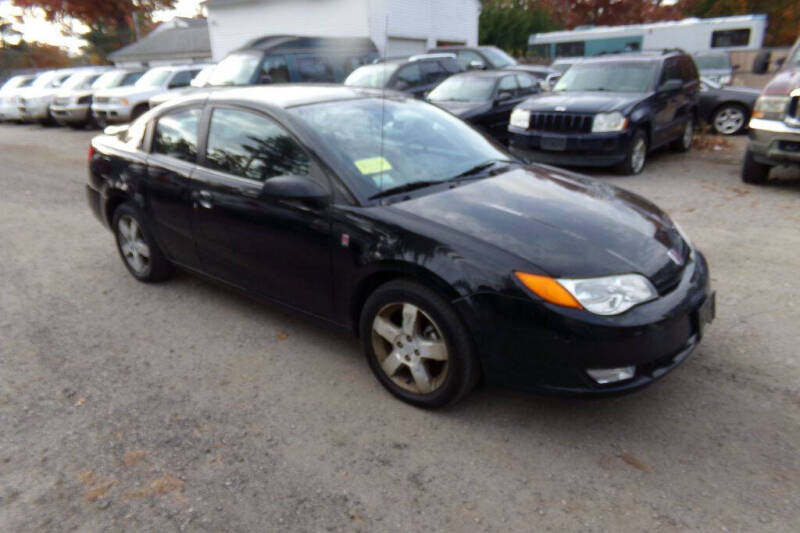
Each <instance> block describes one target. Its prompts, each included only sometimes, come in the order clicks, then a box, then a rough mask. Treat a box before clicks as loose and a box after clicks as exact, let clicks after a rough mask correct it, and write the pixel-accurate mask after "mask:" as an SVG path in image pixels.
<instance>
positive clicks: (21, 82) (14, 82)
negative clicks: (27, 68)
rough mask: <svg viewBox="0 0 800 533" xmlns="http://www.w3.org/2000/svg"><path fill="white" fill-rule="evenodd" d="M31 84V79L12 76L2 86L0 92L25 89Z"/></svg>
mask: <svg viewBox="0 0 800 533" xmlns="http://www.w3.org/2000/svg"><path fill="white" fill-rule="evenodd" d="M31 82H33V78H26V77H25V76H14V77H13V78H11V79H10V80H8V81H7V82H5V83H4V84H3V87H2V88H0V91H7V90H10V89H17V88H20V87H25V86H26V85H30V84H31Z"/></svg>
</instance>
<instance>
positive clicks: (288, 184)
mask: <svg viewBox="0 0 800 533" xmlns="http://www.w3.org/2000/svg"><path fill="white" fill-rule="evenodd" d="M261 195H262V196H264V197H267V198H277V199H281V200H297V201H302V202H307V203H310V204H314V205H318V206H322V205H325V203H327V201H328V198H329V197H330V195H329V194H328V191H326V190H325V188H324V187H323V186H322V185H320V184H319V183H317V182H316V181H314V180H312V179H311V178H308V177H306V176H295V175H292V174H289V175H286V176H276V177H274V178H269V179H268V180H267V181H265V182H264V186H263V187H262V188H261Z"/></svg>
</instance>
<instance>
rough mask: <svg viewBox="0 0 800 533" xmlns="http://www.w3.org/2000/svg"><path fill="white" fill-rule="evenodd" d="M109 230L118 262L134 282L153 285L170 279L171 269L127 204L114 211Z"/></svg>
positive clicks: (135, 213)
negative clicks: (110, 229)
mask: <svg viewBox="0 0 800 533" xmlns="http://www.w3.org/2000/svg"><path fill="white" fill-rule="evenodd" d="M111 227H112V228H113V229H114V236H115V238H116V241H117V250H118V251H119V255H120V257H121V258H122V262H123V264H124V265H125V267H126V268H127V269H128V272H130V273H131V275H132V276H133V277H134V278H136V279H137V280H139V281H142V282H145V283H155V282H158V281H163V280H165V279H167V278H169V277H170V275H172V265H171V264H170V263H169V261H167V258H166V257H164V254H163V253H162V252H161V250H160V249H159V247H158V245H157V244H156V241H155V240H154V239H153V236H152V234H151V233H150V231H149V230H148V229H147V226H146V225H145V224H144V221H143V219H142V216H141V215H140V214H139V211H138V210H137V209H136V208H134V207H133V206H132V205H131V204H128V203H126V204H122V205H120V206H119V207H117V209H116V210H115V211H114V218H113V222H112V225H111Z"/></svg>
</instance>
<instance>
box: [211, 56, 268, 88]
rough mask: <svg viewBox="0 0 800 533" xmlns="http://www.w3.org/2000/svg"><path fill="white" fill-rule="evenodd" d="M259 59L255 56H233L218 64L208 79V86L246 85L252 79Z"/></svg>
mask: <svg viewBox="0 0 800 533" xmlns="http://www.w3.org/2000/svg"><path fill="white" fill-rule="evenodd" d="M260 61H261V57H260V56H258V55H255V54H233V55H229V56H228V57H226V58H225V59H223V60H222V61H220V62H219V64H218V65H217V68H215V69H214V72H212V73H211V75H210V76H209V77H208V84H209V85H213V86H220V85H247V84H249V83H250V82H251V80H252V79H253V74H254V73H255V71H256V68H258V63H259V62H260Z"/></svg>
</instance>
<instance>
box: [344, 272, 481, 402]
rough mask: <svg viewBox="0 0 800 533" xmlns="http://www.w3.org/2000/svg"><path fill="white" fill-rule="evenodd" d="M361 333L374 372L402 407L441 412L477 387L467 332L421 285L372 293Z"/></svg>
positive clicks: (448, 307)
mask: <svg viewBox="0 0 800 533" xmlns="http://www.w3.org/2000/svg"><path fill="white" fill-rule="evenodd" d="M359 330H360V335H361V343H362V346H363V349H364V354H365V355H366V357H367V361H368V362H369V366H370V368H371V369H372V372H373V373H374V374H375V376H376V377H377V378H378V381H380V382H381V384H382V385H383V386H384V387H386V389H387V390H388V391H389V392H391V393H392V394H393V395H395V396H396V397H398V398H400V399H401V400H403V401H405V402H408V403H410V404H413V405H417V406H419V407H427V408H436V407H442V406H444V405H448V404H451V403H454V402H456V401H457V400H459V399H460V398H461V397H462V396H464V395H465V394H466V393H467V392H469V391H470V390H471V389H472V388H473V387H474V386H475V384H476V383H477V381H478V377H479V375H480V373H479V369H478V363H477V360H476V358H475V355H474V350H473V347H472V342H471V341H470V336H469V332H468V331H467V329H466V327H465V326H464V325H463V323H462V322H461V320H460V319H459V317H458V315H456V313H455V311H454V310H453V308H452V307H451V305H450V304H449V303H448V302H447V301H446V300H445V299H444V298H442V297H441V296H439V295H438V294H437V293H436V292H434V291H432V290H431V289H429V288H427V287H425V286H423V285H420V284H417V283H413V282H409V281H400V280H398V281H391V282H389V283H387V284H385V285H382V286H381V287H379V288H378V289H376V290H375V292H373V293H372V294H371V295H370V297H369V298H368V299H367V301H366V303H365V304H364V308H363V310H362V313H361V320H360V324H359Z"/></svg>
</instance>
